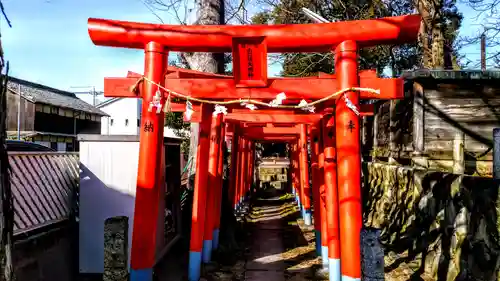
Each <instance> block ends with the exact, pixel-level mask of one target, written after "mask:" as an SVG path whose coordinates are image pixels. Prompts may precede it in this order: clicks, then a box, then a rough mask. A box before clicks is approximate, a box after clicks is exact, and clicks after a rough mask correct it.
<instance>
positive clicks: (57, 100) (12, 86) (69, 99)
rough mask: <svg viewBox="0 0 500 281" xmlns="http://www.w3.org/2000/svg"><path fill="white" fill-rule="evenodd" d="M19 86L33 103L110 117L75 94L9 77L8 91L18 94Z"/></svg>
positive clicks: (26, 97)
mask: <svg viewBox="0 0 500 281" xmlns="http://www.w3.org/2000/svg"><path fill="white" fill-rule="evenodd" d="M19 85H21V95H22V96H23V97H24V98H25V99H27V100H29V101H31V102H34V103H45V104H50V105H54V106H59V107H64V108H70V109H74V110H80V111H83V112H87V113H93V114H97V115H101V116H108V115H107V114H106V113H105V112H104V111H102V110H100V109H98V108H96V107H94V106H92V105H90V104H88V103H86V102H84V101H83V100H81V99H79V98H78V97H77V96H76V95H75V94H74V93H71V92H66V91H62V90H58V89H54V88H50V87H47V86H44V85H40V84H37V83H32V82H29V81H25V80H22V79H18V78H14V77H9V83H8V89H9V90H10V91H12V92H15V93H17V92H18V89H19V88H18V87H19Z"/></svg>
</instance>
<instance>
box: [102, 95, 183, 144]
mask: <svg viewBox="0 0 500 281" xmlns="http://www.w3.org/2000/svg"><path fill="white" fill-rule="evenodd" d="M97 108H98V109H100V110H102V111H103V112H105V113H106V116H103V117H102V118H101V134H102V135H139V129H140V124H141V108H142V99H133V98H111V99H108V100H106V101H104V102H102V103H100V104H98V105H97ZM163 136H164V137H166V138H173V139H180V137H179V136H177V135H176V134H175V132H174V130H173V129H171V128H168V127H165V128H164V133H163Z"/></svg>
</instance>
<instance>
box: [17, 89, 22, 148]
mask: <svg viewBox="0 0 500 281" xmlns="http://www.w3.org/2000/svg"><path fill="white" fill-rule="evenodd" d="M17 95H18V96H19V102H18V103H17V140H21V99H22V98H23V97H22V95H21V83H19V84H17Z"/></svg>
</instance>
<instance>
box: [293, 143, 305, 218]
mask: <svg viewBox="0 0 500 281" xmlns="http://www.w3.org/2000/svg"><path fill="white" fill-rule="evenodd" d="M292 154H293V163H294V165H293V169H294V174H295V180H294V185H295V190H296V191H297V198H298V200H297V201H298V204H299V209H300V211H301V213H302V214H303V205H302V204H303V198H302V197H303V192H302V188H301V184H300V181H301V175H300V168H299V144H298V141H296V142H295V143H294V144H293V150H292Z"/></svg>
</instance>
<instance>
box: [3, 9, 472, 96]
mask: <svg viewBox="0 0 500 281" xmlns="http://www.w3.org/2000/svg"><path fill="white" fill-rule="evenodd" d="M3 3H4V7H5V10H6V13H7V15H8V16H9V18H10V20H11V22H12V26H13V27H12V28H9V27H8V26H7V24H6V23H5V21H4V20H3V18H2V19H1V20H0V22H1V23H0V27H1V32H2V43H3V47H4V50H5V55H6V58H7V59H8V60H9V61H10V67H11V72H10V73H11V75H13V76H15V77H19V78H21V79H26V80H29V81H33V82H37V83H41V84H45V85H48V86H51V87H55V88H59V89H63V90H70V91H85V90H87V89H85V88H72V87H81V86H95V87H96V89H98V90H100V89H102V85H103V77H105V76H124V75H125V74H126V72H127V70H133V71H137V72H142V71H143V52H142V51H138V50H127V49H117V48H107V47H97V46H94V45H93V44H92V42H91V41H90V39H89V37H88V33H87V19H88V18H89V17H97V18H110V19H118V20H129V21H142V22H158V19H157V18H156V17H155V16H154V15H153V14H152V13H151V12H150V11H149V10H148V8H147V7H146V6H144V4H143V3H142V2H141V1H140V0H84V1H75V0H3ZM460 8H461V10H462V12H463V13H464V15H465V17H466V18H465V21H464V24H463V26H464V27H463V28H462V30H461V33H462V34H464V35H465V34H471V33H473V32H474V31H475V30H476V29H477V26H475V25H474V23H475V22H477V20H476V19H475V18H474V16H475V14H476V13H475V12H474V11H472V10H471V9H469V8H464V6H463V5H460ZM159 15H160V16H161V17H162V19H163V20H164V22H165V23H175V20H174V18H173V17H172V16H171V15H169V14H168V13H163V14H159ZM464 52H466V53H467V54H468V55H469V56H470V58H471V59H473V60H475V59H476V60H477V59H478V58H479V46H470V47H468V48H466V49H465V50H464ZM277 71H279V69H277V68H276V67H273V69H272V70H271V72H272V73H276V72H277ZM80 97H81V98H83V99H84V100H87V101H88V100H90V99H89V97H87V95H80Z"/></svg>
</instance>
